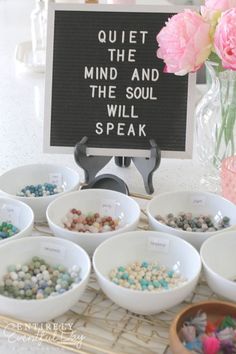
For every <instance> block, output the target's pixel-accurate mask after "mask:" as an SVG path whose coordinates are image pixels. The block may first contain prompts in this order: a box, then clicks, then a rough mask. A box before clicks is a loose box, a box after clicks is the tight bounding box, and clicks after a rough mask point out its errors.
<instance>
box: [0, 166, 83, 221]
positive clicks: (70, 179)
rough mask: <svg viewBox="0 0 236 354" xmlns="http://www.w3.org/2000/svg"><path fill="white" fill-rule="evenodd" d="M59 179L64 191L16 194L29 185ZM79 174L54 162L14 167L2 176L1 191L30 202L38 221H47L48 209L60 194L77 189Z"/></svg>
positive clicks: (5, 194)
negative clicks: (29, 195)
mask: <svg viewBox="0 0 236 354" xmlns="http://www.w3.org/2000/svg"><path fill="white" fill-rule="evenodd" d="M53 181H58V183H59V184H60V185H61V186H62V187H63V190H64V191H63V192H61V193H58V194H54V195H50V196H46V197H19V196H17V195H16V194H17V193H18V192H19V191H20V190H21V189H22V188H24V187H25V186H27V185H35V184H43V183H45V182H49V183H50V182H51V183H52V182H53ZM78 186H79V175H78V173H77V172H76V171H74V170H72V169H70V168H68V167H64V166H58V165H53V164H33V165H24V166H20V167H16V168H13V169H11V170H9V171H7V172H5V173H4V174H3V175H1V176H0V193H1V194H2V195H4V196H7V197H8V198H14V199H17V200H20V201H22V202H24V203H26V204H28V205H29V206H30V207H31V208H32V209H33V211H34V216H35V221H36V222H45V221H46V209H47V207H48V205H49V203H50V202H51V201H53V200H54V199H56V198H57V197H58V196H59V195H62V194H64V193H66V192H71V191H73V190H76V189H77V188H78Z"/></svg>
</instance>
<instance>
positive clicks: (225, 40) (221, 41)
mask: <svg viewBox="0 0 236 354" xmlns="http://www.w3.org/2000/svg"><path fill="white" fill-rule="evenodd" d="M214 45H215V50H216V53H217V54H218V56H219V57H220V59H221V60H222V66H223V67H224V68H225V69H232V70H236V8H233V9H231V10H228V11H226V12H224V13H223V14H222V16H221V18H220V20H219V23H218V25H217V27H216V32H215V36H214Z"/></svg>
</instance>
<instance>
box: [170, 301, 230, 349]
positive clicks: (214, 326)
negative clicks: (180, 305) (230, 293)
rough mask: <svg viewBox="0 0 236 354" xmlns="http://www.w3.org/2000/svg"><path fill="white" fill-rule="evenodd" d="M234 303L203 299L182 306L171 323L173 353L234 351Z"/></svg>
mask: <svg viewBox="0 0 236 354" xmlns="http://www.w3.org/2000/svg"><path fill="white" fill-rule="evenodd" d="M235 330H236V305H235V304H232V303H229V302H224V301H217V300H214V301H213V300H212V301H205V302H200V303H196V304H193V305H189V306H187V307H186V308H184V309H183V310H182V311H181V312H180V313H179V314H178V315H177V316H176V318H175V319H174V321H173V322H172V324H171V327H170V332H169V338H170V347H171V352H172V353H173V354H191V353H192V354H193V353H202V354H233V353H235V351H236V340H235V338H236V337H235Z"/></svg>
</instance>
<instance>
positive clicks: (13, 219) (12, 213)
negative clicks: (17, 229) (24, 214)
mask: <svg viewBox="0 0 236 354" xmlns="http://www.w3.org/2000/svg"><path fill="white" fill-rule="evenodd" d="M19 216H20V208H19V207H17V206H15V205H11V204H3V206H2V208H1V221H6V222H8V223H11V224H13V225H14V226H18V225H19Z"/></svg>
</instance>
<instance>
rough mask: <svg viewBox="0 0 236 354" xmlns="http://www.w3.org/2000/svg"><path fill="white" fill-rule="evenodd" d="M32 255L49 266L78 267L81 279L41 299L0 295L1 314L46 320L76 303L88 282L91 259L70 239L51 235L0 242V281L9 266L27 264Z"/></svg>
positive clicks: (30, 320) (37, 320)
mask: <svg viewBox="0 0 236 354" xmlns="http://www.w3.org/2000/svg"><path fill="white" fill-rule="evenodd" d="M34 257H39V258H42V259H44V260H45V261H46V262H47V263H48V264H49V265H51V266H57V265H58V264H60V265H62V266H64V267H65V268H67V269H69V268H72V267H73V266H78V267H79V268H80V278H81V280H80V282H79V283H78V284H75V286H74V287H72V288H71V289H69V290H67V291H66V292H63V293H59V294H58V295H56V296H49V297H47V298H42V299H18V298H11V297H8V296H4V295H0V313H1V315H5V316H9V317H12V318H15V319H19V320H22V321H27V322H46V321H49V320H51V319H53V318H56V317H58V316H60V315H62V314H63V313H65V312H66V311H68V310H69V309H70V308H71V307H72V306H73V305H75V304H76V303H77V302H78V301H79V299H80V297H81V296H82V294H83V292H84V291H85V289H86V286H87V284H88V281H89V276H90V270H91V262H90V259H89V256H88V255H87V253H86V252H85V251H84V250H83V249H82V248H81V247H80V246H78V245H76V244H75V243H73V242H70V241H67V240H62V239H57V238H54V237H46V236H44V237H42V236H34V237H28V238H22V239H20V240H14V241H12V242H8V243H6V244H4V245H2V246H1V244H0V259H1V263H0V283H1V284H2V283H3V277H4V275H5V274H6V273H7V272H9V267H12V266H14V265H25V264H29V263H30V262H31V261H32V259H33V258H34Z"/></svg>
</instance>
